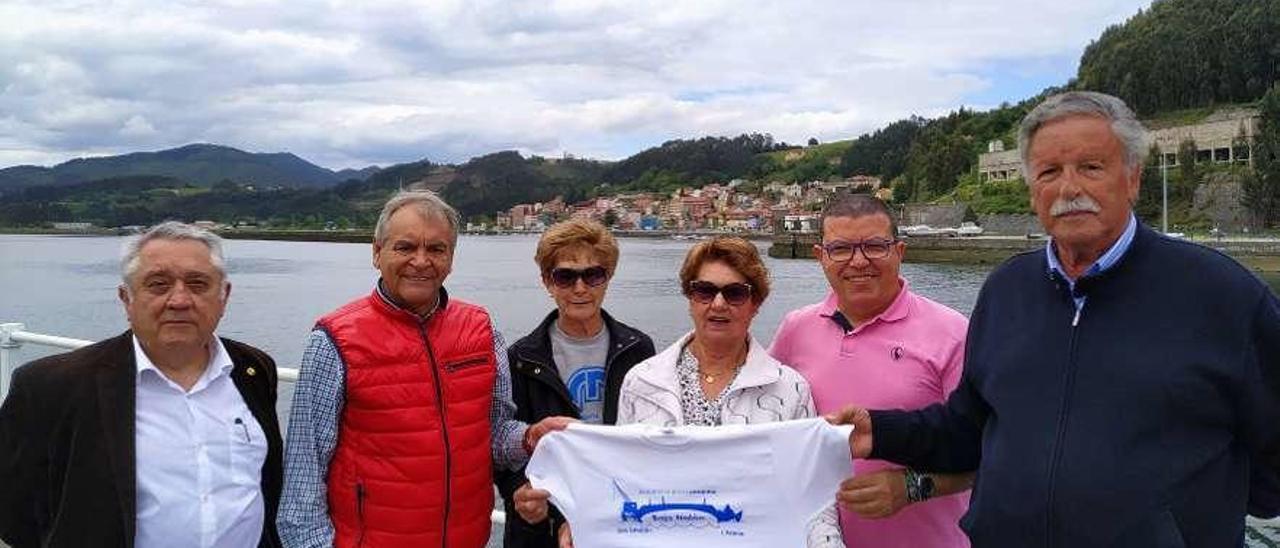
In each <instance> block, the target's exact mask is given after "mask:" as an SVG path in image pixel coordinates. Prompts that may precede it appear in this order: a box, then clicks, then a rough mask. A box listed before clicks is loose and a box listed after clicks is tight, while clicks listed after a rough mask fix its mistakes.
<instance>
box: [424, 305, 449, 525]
mask: <svg viewBox="0 0 1280 548" xmlns="http://www.w3.org/2000/svg"><path fill="white" fill-rule="evenodd" d="M418 333H419V334H420V335H422V344H424V345H426V347H427V357H428V358H430V360H431V363H429V364H427V365H428V366H429V367H428V369H430V370H431V377H432V378H433V379H435V385H436V409H437V410H438V411H439V413H440V434H441V436H442V437H443V438H444V519H442V520H441V521H440V546H443V547H445V548H448V542H449V506H450V499H452V498H453V494H452V492H451V491H452V487H453V480H452V478H453V450H452V449H451V448H450V446H449V423H448V421H447V417H445V411H444V387H443V386H442V385H441V384H440V372H439V371H436V352H435V350H434V349H432V348H431V340H430V339H428V338H427V327H426V326H425V325H423V324H422V323H419V324H418Z"/></svg>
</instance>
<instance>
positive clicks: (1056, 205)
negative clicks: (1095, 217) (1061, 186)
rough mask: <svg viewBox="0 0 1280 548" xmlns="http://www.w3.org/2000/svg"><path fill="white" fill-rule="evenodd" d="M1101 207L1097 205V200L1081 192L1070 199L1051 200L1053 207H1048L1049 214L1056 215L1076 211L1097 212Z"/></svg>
mask: <svg viewBox="0 0 1280 548" xmlns="http://www.w3.org/2000/svg"><path fill="white" fill-rule="evenodd" d="M1101 209H1102V208H1101V207H1098V202H1095V201H1093V198H1090V197H1088V196H1085V195H1083V194H1082V195H1080V196H1076V197H1075V198H1072V199H1070V200H1057V201H1055V202H1053V207H1050V208H1049V215H1052V216H1054V217H1057V216H1059V215H1066V214H1068V213H1075V212H1077V211H1083V212H1086V213H1097V212H1098V211H1100V210H1101Z"/></svg>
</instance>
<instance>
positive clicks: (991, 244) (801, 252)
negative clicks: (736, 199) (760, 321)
mask: <svg viewBox="0 0 1280 548" xmlns="http://www.w3.org/2000/svg"><path fill="white" fill-rule="evenodd" d="M820 240H821V238H820V236H819V235H818V234H817V233H812V232H809V233H782V234H777V235H775V236H774V237H773V243H772V245H770V246H769V256H770V257H774V258H779V259H812V258H813V257H814V254H813V246H814V245H815V244H817V243H818V242H819V241H820ZM904 241H906V242H907V254H906V258H905V260H906V261H907V262H914V263H956V264H997V263H1000V262H1003V261H1004V260H1005V259H1008V258H1009V257H1011V256H1013V255H1014V254H1017V253H1022V252H1024V251H1031V250H1034V249H1040V248H1042V247H1044V245H1045V240H1044V239H1043V238H1027V237H1015V236H980V237H975V238H905V240H904ZM1193 241H1194V242H1195V243H1197V244H1200V245H1203V246H1207V247H1210V248H1213V249H1217V250H1218V251H1221V252H1223V253H1225V254H1227V255H1230V256H1231V257H1232V258H1233V259H1235V260H1237V261H1239V262H1240V264H1243V265H1245V266H1246V267H1248V268H1250V269H1252V270H1255V271H1258V272H1268V273H1280V240H1274V239H1230V238H1224V239H1208V240H1193Z"/></svg>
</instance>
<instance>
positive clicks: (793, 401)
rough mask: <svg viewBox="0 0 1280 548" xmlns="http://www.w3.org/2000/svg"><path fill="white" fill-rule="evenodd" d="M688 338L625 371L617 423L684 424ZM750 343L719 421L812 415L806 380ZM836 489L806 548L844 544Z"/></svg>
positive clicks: (688, 335) (816, 518) (812, 528)
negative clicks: (681, 368)
mask: <svg viewBox="0 0 1280 548" xmlns="http://www.w3.org/2000/svg"><path fill="white" fill-rule="evenodd" d="M691 337H693V333H692V332H689V333H686V334H685V335H684V336H683V337H680V340H678V341H676V342H675V344H672V345H671V346H668V347H667V348H666V349H665V350H663V351H662V352H659V353H658V354H657V355H655V356H653V357H652V358H649V359H647V360H645V361H642V362H640V363H638V364H636V366H635V367H633V368H632V369H631V371H628V372H627V377H626V378H625V379H623V381H622V391H621V393H620V394H619V397H618V424H633V423H640V424H656V425H660V426H682V425H683V423H684V413H682V412H681V410H680V381H679V379H678V378H677V377H676V364H677V363H679V361H680V354H681V352H683V351H684V347H685V345H686V344H687V343H688V342H689V339H690V338H691ZM748 344H749V345H750V346H749V348H748V349H747V361H746V363H744V364H743V365H742V369H741V370H740V371H738V376H737V378H735V379H734V380H733V382H732V383H730V384H729V386H728V387H726V388H725V392H724V394H723V396H722V398H723V402H724V405H723V406H722V407H721V416H720V422H721V423H722V424H757V423H764V422H778V421H785V420H792V419H805V418H809V417H814V416H816V415H817V414H816V412H815V411H814V408H813V396H812V395H811V394H810V392H809V382H808V381H806V380H804V377H802V376H800V374H799V373H797V372H796V370H794V369H792V368H790V367H787V366H786V365H783V364H782V362H779V361H778V360H775V359H773V357H772V356H770V355H769V353H768V352H767V351H765V348H764V347H763V346H761V345H760V343H758V342H756V340H755V338H754V337H750V336H748ZM850 470H851V471H852V466H850ZM838 487H839V486H837V485H832V486H831V493H832V505H831V506H828V507H827V508H826V509H825V510H823V511H822V512H820V513H819V514H818V515H816V516H814V517H813V519H812V520H811V521H810V522H809V535H808V536H809V539H808V546H809V548H816V547H832V548H834V547H843V546H844V541H843V540H842V539H841V536H840V519H839V516H838V514H837V513H836V507H835V500H834V499H835V492H836V490H837V489H838Z"/></svg>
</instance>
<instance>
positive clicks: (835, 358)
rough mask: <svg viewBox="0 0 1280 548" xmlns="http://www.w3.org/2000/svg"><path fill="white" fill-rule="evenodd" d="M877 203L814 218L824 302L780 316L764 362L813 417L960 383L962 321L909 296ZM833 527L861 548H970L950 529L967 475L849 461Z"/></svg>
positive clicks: (904, 401)
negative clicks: (799, 390)
mask: <svg viewBox="0 0 1280 548" xmlns="http://www.w3.org/2000/svg"><path fill="white" fill-rule="evenodd" d="M897 234H898V230H897V224H896V223H895V222H894V220H893V216H892V215H891V214H890V212H889V210H888V208H887V207H886V206H885V204H884V202H881V201H880V200H879V199H877V198H875V197H873V196H868V195H862V194H856V195H851V196H842V197H839V198H837V199H835V200H833V201H832V202H829V203H828V204H827V206H826V208H825V209H824V210H823V212H822V244H821V245H817V246H814V247H815V249H814V254H815V255H816V256H817V258H818V261H819V262H820V263H821V264H822V270H823V272H824V273H825V274H826V276H827V282H828V283H829V284H830V285H831V294H830V295H828V296H827V298H826V299H825V300H824V301H822V302H820V303H816V304H812V305H809V306H806V307H804V308H801V309H799V310H795V311H792V312H791V313H789V314H787V317H786V318H785V319H784V320H783V322H782V325H781V326H780V327H779V328H778V332H777V334H776V335H774V337H773V343H772V345H771V346H770V348H769V353H770V354H771V355H773V357H774V358H776V359H778V361H781V362H782V363H785V364H787V365H790V366H791V367H793V368H795V369H796V370H797V371H799V372H800V374H801V375H803V376H804V377H805V378H806V379H807V380H808V381H809V385H810V387H812V390H813V402H814V405H815V406H816V407H817V410H818V412H819V413H835V412H838V411H839V410H840V409H841V408H843V407H845V406H847V405H850V404H856V405H858V406H862V407H869V408H876V409H916V408H920V407H925V406H927V405H929V404H932V403H937V402H942V401H946V399H947V396H948V395H949V394H950V393H951V391H952V390H954V389H955V387H956V385H957V384H958V383H959V382H960V372H961V368H962V366H963V361H964V341H965V331H966V329H967V327H968V320H966V319H965V317H964V316H962V315H961V314H960V313H959V312H956V311H955V310H952V309H950V308H947V307H946V306H943V305H941V304H938V303H936V302H933V301H931V300H929V299H926V298H924V297H921V296H919V295H916V294H915V293H912V292H911V290H910V288H909V287H908V285H907V281H906V280H904V279H903V278H902V277H900V276H899V275H898V267H899V266H900V265H901V264H902V257H903V254H904V253H905V251H906V244H905V243H904V242H902V241H901V240H899V239H898V238H897ZM854 471H855V473H854V476H853V478H851V479H849V480H846V482H845V486H844V487H845V488H846V489H845V490H844V491H847V493H848V496H847V497H846V498H842V499H841V501H840V502H841V511H840V523H841V527H842V529H843V530H844V540H845V544H846V545H848V546H855V545H856V546H858V547H859V548H868V547H870V548H899V547H900V548H922V547H923V548H928V547H935V546H941V547H957V546H963V547H967V546H968V545H969V542H968V540H967V539H966V538H965V535H964V533H963V532H962V531H961V530H960V527H959V525H958V522H959V520H960V516H961V515H963V514H964V512H965V510H966V508H967V507H968V505H969V494H968V489H969V487H970V486H971V484H972V482H973V475H972V474H960V475H953V474H931V473H928V472H927V471H917V470H909V469H904V468H902V467H900V466H898V465H895V464H891V463H888V462H885V461H879V460H858V461H856V462H855V463H854Z"/></svg>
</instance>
